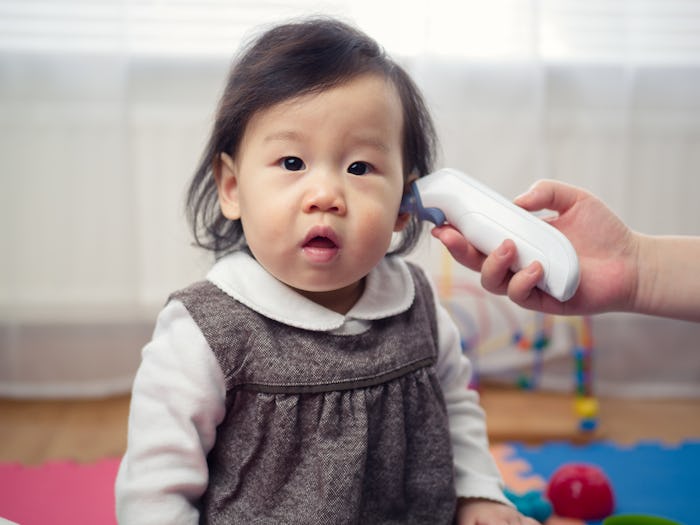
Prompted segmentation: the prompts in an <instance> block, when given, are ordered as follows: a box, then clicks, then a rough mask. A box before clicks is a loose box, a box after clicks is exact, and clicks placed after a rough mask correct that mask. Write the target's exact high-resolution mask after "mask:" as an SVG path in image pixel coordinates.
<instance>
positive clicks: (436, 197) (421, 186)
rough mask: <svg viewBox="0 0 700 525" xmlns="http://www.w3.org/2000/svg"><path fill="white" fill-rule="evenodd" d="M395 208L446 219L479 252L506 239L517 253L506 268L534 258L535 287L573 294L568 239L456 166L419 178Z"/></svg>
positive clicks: (575, 279)
mask: <svg viewBox="0 0 700 525" xmlns="http://www.w3.org/2000/svg"><path fill="white" fill-rule="evenodd" d="M401 211H402V212H409V213H415V214H416V215H417V216H418V217H419V218H420V219H422V220H428V221H431V222H433V223H435V224H437V225H441V224H444V223H449V224H451V225H452V226H454V227H455V228H457V230H459V231H460V233H461V234H462V235H464V237H465V238H466V239H467V240H468V241H469V242H470V243H471V244H473V245H474V246H475V247H476V248H477V249H478V250H479V251H480V252H482V253H484V254H489V253H491V252H493V251H494V250H495V249H496V248H497V247H498V246H500V244H501V243H502V242H503V241H504V240H506V239H511V240H512V241H513V242H514V243H515V246H516V248H517V252H518V255H517V260H516V262H515V263H514V264H513V266H512V267H511V270H513V271H514V272H515V271H518V270H521V269H522V268H525V267H526V266H529V265H530V264H531V263H532V262H534V261H539V263H540V264H541V265H542V268H543V269H544V276H543V277H542V279H541V280H540V282H539V283H537V287H538V288H540V289H541V290H543V291H544V292H546V293H548V294H549V295H551V296H552V297H554V298H556V299H558V300H559V301H566V300H568V299H570V298H571V297H572V296H573V295H574V293H576V289H577V288H578V284H579V278H580V276H579V265H578V257H577V255H576V251H575V250H574V247H573V246H572V245H571V243H570V242H569V240H568V239H567V238H566V237H565V236H564V235H563V234H562V233H561V232H560V231H559V230H557V229H556V228H554V226H552V225H551V224H548V223H547V222H545V221H543V220H542V219H540V218H538V217H536V216H535V215H533V214H532V213H530V212H528V211H526V210H524V209H523V208H520V207H519V206H516V205H515V204H513V203H512V202H511V201H509V200H508V199H506V198H505V197H503V196H502V195H500V194H498V193H496V192H495V191H493V190H492V189H491V188H489V187H487V186H486V185H484V184H482V183H481V182H479V181H477V180H476V179H474V178H472V177H470V176H468V175H466V174H464V173H462V172H460V171H457V170H454V169H450V168H446V169H441V170H439V171H436V172H434V173H431V174H429V175H426V176H425V177H421V178H419V179H418V180H417V181H416V182H414V183H413V184H412V185H411V191H410V193H408V194H407V195H405V196H404V198H403V201H402V203H401Z"/></svg>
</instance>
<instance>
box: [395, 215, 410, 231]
mask: <svg viewBox="0 0 700 525" xmlns="http://www.w3.org/2000/svg"><path fill="white" fill-rule="evenodd" d="M410 219H411V214H410V213H408V212H404V213H399V216H398V217H397V218H396V222H395V223H394V231H395V232H400V231H403V229H404V228H405V227H406V225H407V224H408V221H409V220H410Z"/></svg>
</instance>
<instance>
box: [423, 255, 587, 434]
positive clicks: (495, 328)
mask: <svg viewBox="0 0 700 525" xmlns="http://www.w3.org/2000/svg"><path fill="white" fill-rule="evenodd" d="M440 249H441V251H442V254H441V255H442V258H441V260H440V268H439V269H438V270H436V271H434V272H433V274H434V277H435V280H436V284H437V290H438V295H439V297H440V299H441V302H442V303H443V305H444V306H445V308H446V309H447V310H448V312H449V313H450V315H451V316H452V318H453V320H454V321H455V323H456V324H457V327H458V328H459V331H460V336H461V343H462V350H463V352H464V353H465V354H466V355H467V356H468V357H469V358H470V360H471V362H472V366H473V368H474V377H473V382H472V385H470V386H471V387H473V388H477V389H478V388H479V383H480V381H481V380H482V379H483V378H488V379H490V380H492V379H495V380H496V382H504V381H505V382H506V383H507V384H510V385H515V386H517V387H519V388H522V389H525V390H535V389H541V388H543V374H544V371H545V366H546V361H547V360H548V359H549V358H551V357H556V358H560V359H568V361H569V363H570V369H571V375H570V385H566V387H565V389H569V388H573V392H574V396H575V398H574V406H573V412H574V414H575V416H576V418H577V422H578V432H579V433H580V434H582V435H586V434H588V433H591V432H593V431H595V430H596V429H597V427H598V415H599V406H598V401H597V399H596V397H595V395H594V392H593V367H592V362H593V354H594V346H593V336H592V327H591V319H590V318H589V317H562V316H554V315H547V314H543V313H540V312H530V311H526V310H524V309H521V308H519V307H517V306H516V305H514V304H513V303H511V302H510V301H508V299H506V298H503V297H499V296H496V295H493V294H491V293H489V292H487V291H485V290H484V289H483V288H481V286H480V285H479V284H478V282H477V281H475V278H476V277H475V274H474V273H473V272H470V273H464V272H465V271H466V272H469V271H468V270H466V269H464V268H463V267H461V266H459V265H457V263H456V262H455V261H454V260H453V259H452V257H451V256H450V255H449V253H448V252H447V250H445V249H444V248H442V247H440ZM545 387H546V386H545Z"/></svg>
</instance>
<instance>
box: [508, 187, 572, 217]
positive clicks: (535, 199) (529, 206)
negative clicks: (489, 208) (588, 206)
mask: <svg viewBox="0 0 700 525" xmlns="http://www.w3.org/2000/svg"><path fill="white" fill-rule="evenodd" d="M580 193H581V190H580V189H578V188H575V187H573V186H570V185H568V184H565V183H563V182H558V181H554V180H539V181H537V182H536V183H535V184H533V185H532V186H531V187H530V189H529V190H527V191H526V192H525V193H523V194H522V195H519V196H517V197H516V198H515V199H514V200H513V202H515V204H517V205H518V206H520V207H521V208H524V209H526V210H528V211H537V210H542V209H545V208H546V209H549V210H554V211H556V212H559V214H562V213H564V212H565V211H566V210H568V209H569V208H571V207H572V206H573V205H574V204H575V203H576V201H577V199H578V197H579V196H580Z"/></svg>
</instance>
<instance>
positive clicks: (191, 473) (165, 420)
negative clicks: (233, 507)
mask: <svg viewBox="0 0 700 525" xmlns="http://www.w3.org/2000/svg"><path fill="white" fill-rule="evenodd" d="M224 397H225V386H224V378H223V374H222V373H221V369H220V367H219V366H218V363H217V362H216V359H215V357H214V355H213V354H212V353H211V351H210V350H209V347H208V345H207V343H206V341H205V339H204V336H203V335H202V334H201V332H200V331H199V329H198V328H197V326H196V325H195V324H194V322H193V321H192V319H191V317H190V316H189V314H188V313H187V310H186V309H185V308H184V306H183V305H182V304H181V303H179V302H177V301H173V302H171V303H169V304H168V305H167V306H166V307H165V309H164V310H163V311H162V312H161V314H160V315H159V317H158V322H157V324H156V328H155V332H154V334H153V338H152V340H151V341H150V342H149V343H148V344H147V345H146V346H145V347H144V350H143V360H142V363H141V366H140V367H139V370H138V372H137V375H136V379H135V380H134V387H133V392H132V400H131V409H130V414H129V435H128V446H127V451H126V454H125V455H124V458H123V460H122V463H121V466H120V468H119V474H118V476H117V483H116V505H117V518H118V520H119V522H120V523H128V524H129V525H133V524H142V523H143V524H145V523H173V524H185V523H190V524H196V523H198V521H199V514H198V511H197V509H196V502H197V501H198V499H199V498H200V497H201V495H202V493H203V492H204V491H205V489H206V487H207V483H208V469H207V461H206V456H207V453H208V452H209V451H210V450H211V448H212V446H213V445H214V440H215V438H216V427H217V426H218V424H219V423H220V422H221V420H222V419H223V416H224Z"/></svg>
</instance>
